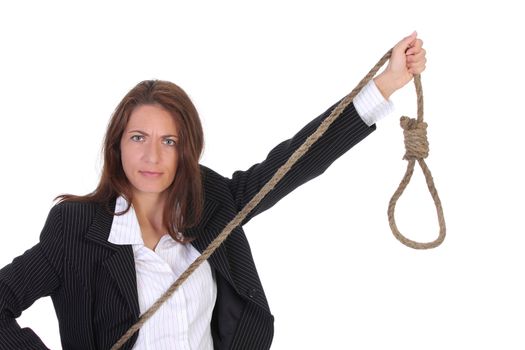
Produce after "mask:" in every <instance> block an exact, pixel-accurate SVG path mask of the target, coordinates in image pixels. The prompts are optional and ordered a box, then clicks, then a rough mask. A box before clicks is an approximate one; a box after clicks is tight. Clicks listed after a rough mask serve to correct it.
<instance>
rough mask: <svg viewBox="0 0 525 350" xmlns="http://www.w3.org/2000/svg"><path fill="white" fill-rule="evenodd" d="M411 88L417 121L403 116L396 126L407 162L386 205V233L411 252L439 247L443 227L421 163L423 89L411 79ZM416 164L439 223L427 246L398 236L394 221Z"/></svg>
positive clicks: (433, 189)
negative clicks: (399, 129)
mask: <svg viewBox="0 0 525 350" xmlns="http://www.w3.org/2000/svg"><path fill="white" fill-rule="evenodd" d="M414 85H415V87H416V94H417V120H416V119H413V118H408V117H406V116H403V117H401V120H400V124H401V128H403V134H404V137H405V150H406V153H405V155H404V157H403V159H405V160H408V165H407V170H406V172H405V176H403V179H402V180H401V183H400V184H399V187H398V188H397V190H396V192H395V193H394V194H393V195H392V198H391V199H390V202H389V204H388V223H389V224H390V229H392V233H393V234H394V236H395V237H396V238H397V239H398V240H399V241H400V242H401V243H403V244H404V245H406V246H408V247H410V248H414V249H429V248H435V247H437V246H438V245H440V244H441V243H442V242H443V240H444V239H445V234H446V227H445V217H444V216H443V208H442V206H441V201H440V200H439V196H438V193H437V190H436V186H435V185H434V180H433V178H432V174H431V173H430V170H429V169H428V166H427V164H426V163H425V160H424V158H426V157H428V140H427V126H428V125H427V123H425V122H424V121H423V88H422V86H421V76H420V75H419V74H418V75H415V76H414ZM416 160H417V162H418V163H419V166H420V167H421V170H423V174H424V175H425V179H426V182H427V187H428V190H429V191H430V194H431V195H432V198H433V199H434V204H435V206H436V211H437V216H438V222H439V235H438V237H437V238H436V239H435V240H434V241H432V242H427V243H420V242H416V241H413V240H411V239H408V238H406V237H405V236H403V235H402V234H401V232H399V230H398V228H397V225H396V220H395V217H394V211H395V209H396V204H397V200H398V199H399V197H401V195H402V194H403V191H404V190H405V188H406V187H407V185H408V183H409V182H410V179H411V178H412V174H413V173H414V166H415V163H416Z"/></svg>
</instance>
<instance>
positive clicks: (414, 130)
mask: <svg viewBox="0 0 525 350" xmlns="http://www.w3.org/2000/svg"><path fill="white" fill-rule="evenodd" d="M401 127H402V128H403V135H404V136H405V156H404V157H403V159H405V160H416V159H423V158H426V157H428V139H427V123H425V122H418V121H417V120H416V119H413V118H409V117H401Z"/></svg>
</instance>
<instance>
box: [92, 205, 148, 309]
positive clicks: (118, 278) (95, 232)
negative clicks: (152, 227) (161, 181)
mask: <svg viewBox="0 0 525 350" xmlns="http://www.w3.org/2000/svg"><path fill="white" fill-rule="evenodd" d="M115 204H116V199H114V200H113V201H111V203H109V209H110V210H111V211H113V212H114V211H115ZM112 223H113V216H112V215H111V214H110V213H109V212H108V211H107V209H106V208H105V206H104V205H102V204H101V205H99V206H98V208H97V213H96V216H95V219H94V220H93V224H92V225H91V227H90V228H89V230H88V232H87V234H86V236H85V237H86V239H87V240H89V241H91V242H94V243H96V244H98V245H100V246H101V247H104V248H105V249H107V250H108V252H109V253H110V255H109V257H108V258H106V259H105V260H104V261H103V263H102V265H103V266H105V267H106V269H107V270H108V272H109V274H110V275H111V276H112V277H113V279H114V280H115V282H116V284H117V286H118V289H119V291H120V293H121V294H122V296H123V297H124V299H125V300H126V302H127V303H128V305H129V307H130V309H131V310H132V311H133V314H134V315H136V316H137V317H138V316H139V315H140V308H139V302H138V294H137V277H136V272H135V259H134V256H133V249H132V247H131V245H117V244H113V243H110V242H108V237H109V232H110V231H111V225H112Z"/></svg>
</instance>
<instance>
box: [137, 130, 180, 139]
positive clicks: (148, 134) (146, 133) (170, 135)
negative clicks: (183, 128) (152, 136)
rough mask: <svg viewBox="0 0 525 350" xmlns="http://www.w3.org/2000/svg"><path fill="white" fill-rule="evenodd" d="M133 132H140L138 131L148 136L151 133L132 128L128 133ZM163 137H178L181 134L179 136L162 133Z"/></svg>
mask: <svg viewBox="0 0 525 350" xmlns="http://www.w3.org/2000/svg"><path fill="white" fill-rule="evenodd" d="M132 132H138V133H141V134H144V135H146V136H149V134H148V133H147V132H145V131H142V130H130V131H128V134H130V133H132ZM162 137H176V138H178V137H179V136H177V135H162Z"/></svg>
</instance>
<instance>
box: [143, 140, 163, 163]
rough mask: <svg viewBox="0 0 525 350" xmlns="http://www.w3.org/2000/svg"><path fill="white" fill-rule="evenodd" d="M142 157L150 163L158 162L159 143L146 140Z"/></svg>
mask: <svg viewBox="0 0 525 350" xmlns="http://www.w3.org/2000/svg"><path fill="white" fill-rule="evenodd" d="M144 153H145V154H144V158H145V160H146V161H148V162H150V163H158V162H159V159H160V145H158V144H157V143H156V142H147V143H146V150H145V152H144Z"/></svg>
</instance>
